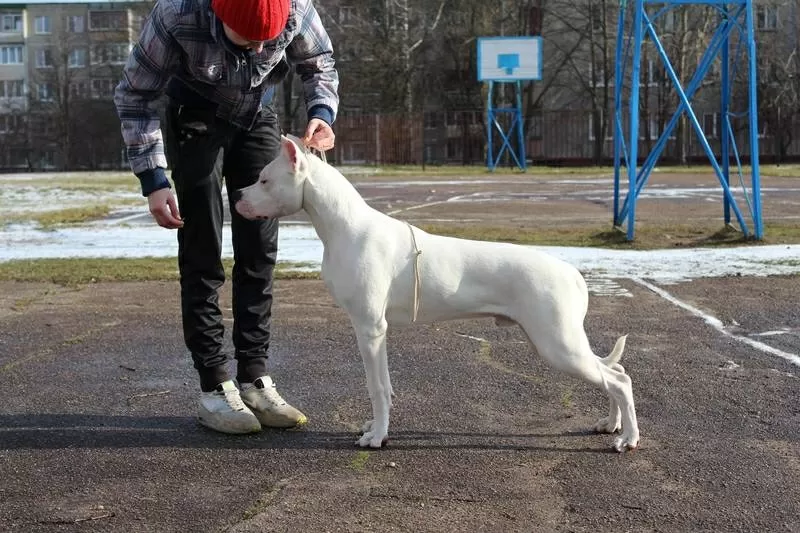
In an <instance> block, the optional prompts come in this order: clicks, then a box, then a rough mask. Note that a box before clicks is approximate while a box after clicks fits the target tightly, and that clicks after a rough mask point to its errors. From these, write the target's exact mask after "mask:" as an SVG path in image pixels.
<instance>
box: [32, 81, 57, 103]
mask: <svg viewBox="0 0 800 533" xmlns="http://www.w3.org/2000/svg"><path fill="white" fill-rule="evenodd" d="M36 94H37V95H38V96H39V100H41V101H42V102H52V101H53V97H54V94H53V87H52V85H50V84H49V83H40V84H39V85H38V87H37V93H36Z"/></svg>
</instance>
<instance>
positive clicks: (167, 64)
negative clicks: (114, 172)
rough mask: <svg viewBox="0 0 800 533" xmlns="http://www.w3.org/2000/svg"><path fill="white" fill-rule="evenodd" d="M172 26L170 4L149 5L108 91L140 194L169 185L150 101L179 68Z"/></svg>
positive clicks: (162, 143)
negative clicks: (119, 76) (115, 82)
mask: <svg viewBox="0 0 800 533" xmlns="http://www.w3.org/2000/svg"><path fill="white" fill-rule="evenodd" d="M176 22H177V13H176V12H175V11H174V7H173V4H172V2H166V1H161V2H156V3H155V6H154V8H153V10H152V12H151V13H150V16H149V17H147V21H146V22H145V24H144V27H143V28H142V32H141V35H140V36H139V40H138V42H136V43H135V44H134V46H133V50H132V51H131V54H130V56H128V60H127V62H126V64H125V68H124V70H123V74H122V80H121V81H120V83H119V85H117V87H116V89H115V91H114V104H115V105H116V108H117V114H118V115H119V118H120V122H121V123H122V137H123V139H124V141H125V147H126V149H127V154H128V160H129V161H130V164H131V169H132V170H133V172H134V174H136V175H137V176H139V179H140V180H142V188H143V192H147V191H146V190H145V189H148V188H149V189H152V190H155V189H157V188H162V187H168V186H169V182H168V181H167V180H166V175H165V173H164V171H163V169H165V168H167V159H166V156H165V154H164V142H163V138H162V135H161V126H160V121H159V117H158V112H157V111H156V110H155V109H154V106H153V102H154V101H155V100H157V99H158V98H159V97H160V96H161V94H162V92H163V90H164V87H165V86H166V84H167V82H168V81H169V78H170V76H171V75H172V73H173V72H175V71H176V69H177V68H178V66H179V64H180V54H181V49H180V45H179V44H178V42H177V41H176V40H175V38H174V36H173V34H172V31H171V28H174V27H175V24H176ZM146 182H147V183H146ZM165 182H166V183H165Z"/></svg>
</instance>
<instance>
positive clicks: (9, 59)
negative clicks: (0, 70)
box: [0, 46, 22, 65]
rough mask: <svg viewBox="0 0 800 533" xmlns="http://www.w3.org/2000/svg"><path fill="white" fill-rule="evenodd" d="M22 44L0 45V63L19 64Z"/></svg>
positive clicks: (20, 62)
mask: <svg viewBox="0 0 800 533" xmlns="http://www.w3.org/2000/svg"><path fill="white" fill-rule="evenodd" d="M21 64H22V46H0V65H21Z"/></svg>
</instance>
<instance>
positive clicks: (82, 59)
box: [68, 48, 88, 68]
mask: <svg viewBox="0 0 800 533" xmlns="http://www.w3.org/2000/svg"><path fill="white" fill-rule="evenodd" d="M87 55H88V54H87V52H86V49H85V48H75V49H74V50H70V51H69V59H68V65H69V66H70V68H79V67H85V66H86V57H87Z"/></svg>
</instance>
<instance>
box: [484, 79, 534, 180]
mask: <svg viewBox="0 0 800 533" xmlns="http://www.w3.org/2000/svg"><path fill="white" fill-rule="evenodd" d="M495 83H513V84H514V86H515V87H516V95H515V102H516V106H510V107H494V98H493V96H494V84H495ZM486 109H487V116H486V138H487V142H488V146H487V150H486V166H487V167H488V168H489V170H490V171H491V172H494V169H495V168H497V165H498V163H500V158H501V157H502V156H503V153H505V151H506V150H508V153H509V154H510V155H511V158H512V159H513V160H514V162H515V163H516V164H517V166H518V167H519V169H520V170H522V171H525V170H527V168H528V160H527V157H526V156H525V133H524V132H523V126H524V125H523V120H522V82H520V81H514V82H499V81H490V82H489V96H488V101H487V103H486ZM498 114H509V115H511V124H510V125H509V127H508V131H506V130H504V129H503V126H502V125H501V124H500V122H498V120H497V116H498ZM495 129H496V130H497V131H498V132H499V133H500V139H501V140H502V143H501V144H500V149H499V150H498V151H497V154H495V153H494V148H493V144H494V143H493V142H492V139H493V138H494V130H495ZM515 133H516V138H517V152H514V147H513V146H512V143H511V138H512V137H513V136H514V134H515Z"/></svg>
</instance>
